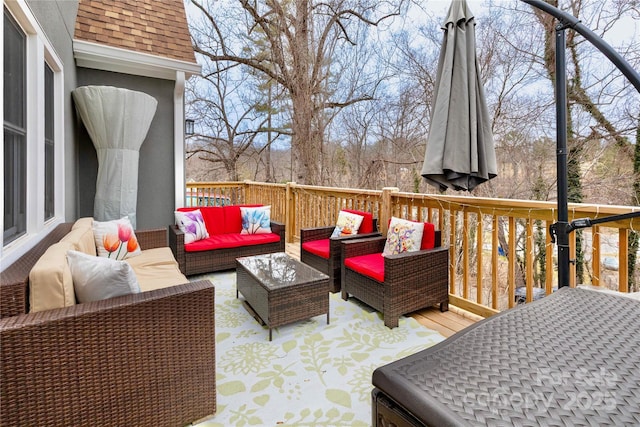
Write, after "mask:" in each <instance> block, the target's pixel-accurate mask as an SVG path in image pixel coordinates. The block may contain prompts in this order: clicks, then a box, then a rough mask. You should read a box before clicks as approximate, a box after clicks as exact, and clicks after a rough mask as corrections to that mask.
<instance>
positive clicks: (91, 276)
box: [67, 251, 140, 303]
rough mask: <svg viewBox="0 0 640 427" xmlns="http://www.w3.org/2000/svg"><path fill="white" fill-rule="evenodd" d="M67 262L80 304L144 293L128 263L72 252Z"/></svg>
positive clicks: (68, 255)
mask: <svg viewBox="0 0 640 427" xmlns="http://www.w3.org/2000/svg"><path fill="white" fill-rule="evenodd" d="M67 262H68V263H69V269H70V270H71V277H72V278H73V288H74V290H75V293H76V298H77V300H78V302H79V303H83V302H89V301H99V300H103V299H108V298H113V297H117V296H120V295H129V294H137V293H139V292H140V285H139V284H138V280H137V279H136V275H135V273H134V271H133V268H131V266H130V265H129V263H128V262H126V261H116V260H114V259H109V258H104V257H97V256H91V255H87V254H85V253H82V252H78V251H68V252H67Z"/></svg>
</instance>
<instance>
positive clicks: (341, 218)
mask: <svg viewBox="0 0 640 427" xmlns="http://www.w3.org/2000/svg"><path fill="white" fill-rule="evenodd" d="M363 219H364V217H363V216H362V215H356V214H354V213H351V212H345V211H340V212H339V213H338V220H337V221H336V228H334V229H333V233H331V237H340V236H349V235H351V234H358V229H359V228H360V224H362V220H363Z"/></svg>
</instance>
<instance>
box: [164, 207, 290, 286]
mask: <svg viewBox="0 0 640 427" xmlns="http://www.w3.org/2000/svg"><path fill="white" fill-rule="evenodd" d="M260 206H262V205H230V206H200V207H191V208H180V209H179V211H192V210H195V209H199V210H200V212H201V213H202V217H203V219H204V223H205V226H206V228H207V231H208V233H209V237H208V238H207V239H203V240H199V241H197V242H193V243H188V244H186V245H185V238H184V233H183V232H182V231H181V230H180V229H179V227H178V226H177V225H170V226H169V246H170V247H171V251H172V252H173V256H174V257H175V259H176V260H177V261H178V264H179V265H180V271H182V273H184V274H185V275H187V276H191V275H194V274H202V273H210V272H214V271H222V270H230V269H234V268H236V258H239V257H244V256H252V255H262V254H267V253H273V252H284V247H285V226H284V224H283V223H280V222H276V221H271V233H265V234H241V233H240V231H241V230H242V219H241V215H240V208H241V207H260Z"/></svg>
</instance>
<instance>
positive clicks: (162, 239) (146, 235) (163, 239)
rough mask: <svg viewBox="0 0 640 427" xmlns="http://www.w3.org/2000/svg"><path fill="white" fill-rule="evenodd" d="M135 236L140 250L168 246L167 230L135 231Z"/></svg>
mask: <svg viewBox="0 0 640 427" xmlns="http://www.w3.org/2000/svg"><path fill="white" fill-rule="evenodd" d="M135 234H136V238H137V239H138V244H139V245H140V248H141V249H142V250H145V249H154V248H163V247H166V246H169V245H168V242H167V230H166V229H164V228H156V229H151V230H136V231H135Z"/></svg>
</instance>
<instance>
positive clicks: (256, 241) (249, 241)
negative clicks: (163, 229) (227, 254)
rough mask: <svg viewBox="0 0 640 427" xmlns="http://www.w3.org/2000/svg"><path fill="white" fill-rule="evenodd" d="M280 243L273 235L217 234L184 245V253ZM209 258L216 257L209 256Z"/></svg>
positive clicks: (277, 237) (276, 236) (275, 235)
mask: <svg viewBox="0 0 640 427" xmlns="http://www.w3.org/2000/svg"><path fill="white" fill-rule="evenodd" d="M279 241H280V236H279V235H277V234H275V233H264V234H240V233H235V234H232V233H229V234H218V235H214V236H210V237H209V238H208V239H203V240H197V241H195V242H192V243H188V244H186V245H184V250H185V251H186V252H199V251H210V250H214V249H228V248H238V247H240V246H251V245H262V244H265V243H275V242H279ZM211 256H216V255H215V254H211Z"/></svg>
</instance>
